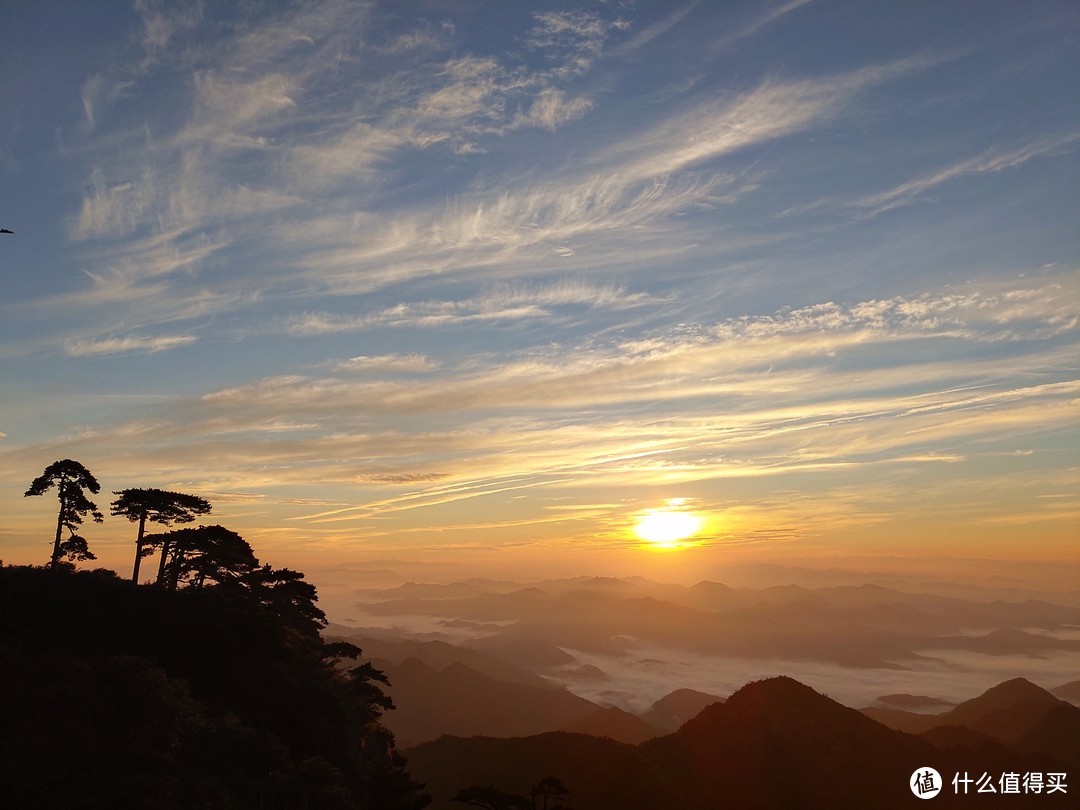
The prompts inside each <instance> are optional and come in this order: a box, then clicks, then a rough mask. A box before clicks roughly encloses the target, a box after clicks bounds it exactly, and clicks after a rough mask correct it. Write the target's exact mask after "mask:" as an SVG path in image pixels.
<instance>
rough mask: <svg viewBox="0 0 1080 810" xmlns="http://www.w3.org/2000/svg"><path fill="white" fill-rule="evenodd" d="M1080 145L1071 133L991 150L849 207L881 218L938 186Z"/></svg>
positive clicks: (911, 202) (865, 198)
mask: <svg viewBox="0 0 1080 810" xmlns="http://www.w3.org/2000/svg"><path fill="white" fill-rule="evenodd" d="M1078 141H1080V132H1071V133H1066V134H1064V135H1059V136H1056V137H1052V138H1044V139H1040V140H1038V141H1035V142H1032V143H1029V144H1025V145H1024V146H1021V147H1019V148H1016V149H1011V150H1000V149H990V150H987V151H986V152H984V153H983V154H981V155H979V156H977V157H974V158H970V159H968V160H963V161H960V162H959V163H954V164H953V165H951V166H947V167H945V168H943V169H938V170H935V171H932V172H928V173H926V174H923V175H920V176H919V177H915V178H913V179H911V180H908V181H907V182H905V183H901V184H900V185H898V186H895V187H893V188H891V189H889V190H888V191H883V192H880V193H878V194H873V195H870V196H867V197H862V198H860V199H858V200H855V201H853V202H850V203H848V205H851V206H853V207H857V208H864V209H868V211H869V212H870V214H871V215H877V214H881V213H884V212H886V211H889V210H891V209H893V208H899V207H900V206H904V205H912V204H914V203H916V202H918V201H919V200H921V199H924V197H925V195H926V194H927V193H928V192H930V191H932V190H933V189H936V188H937V187H938V186H941V185H943V184H945V183H948V182H951V181H953V180H956V179H958V178H961V177H965V176H968V175H977V174H994V173H997V172H1001V171H1004V170H1006V169H1011V168H1014V167H1016V166H1020V165H1022V164H1024V163H1026V162H1028V161H1029V160H1033V159H1035V158H1038V157H1044V156H1047V155H1054V154H1062V153H1063V152H1068V151H1071V150H1072V149H1075V144H1076V143H1077V142H1078Z"/></svg>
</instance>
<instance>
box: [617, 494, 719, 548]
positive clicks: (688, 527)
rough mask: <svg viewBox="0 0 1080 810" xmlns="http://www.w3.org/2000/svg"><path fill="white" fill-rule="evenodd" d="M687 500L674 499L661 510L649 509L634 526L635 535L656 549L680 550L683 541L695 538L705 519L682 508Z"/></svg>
mask: <svg viewBox="0 0 1080 810" xmlns="http://www.w3.org/2000/svg"><path fill="white" fill-rule="evenodd" d="M685 502H686V499H685V498H673V499H671V500H669V501H668V504H667V506H665V507H662V508H660V509H647V510H645V511H644V512H642V513H641V514H640V516H639V517H638V520H637V523H636V524H635V525H634V534H636V535H637V536H638V537H640V538H641V539H642V540H645V541H646V542H648V543H650V544H651V545H652V546H653V547H654V548H678V547H679V546H680V545H682V543H681V541H683V540H686V539H687V538H690V537H693V536H694V535H695V534H697V533H698V532H699V531H701V527H702V525H703V524H704V522H705V521H704V519H703V518H701V517H700V516H699V515H696V514H694V513H693V512H689V511H686V510H685V509H683V508H682V506H683V504H684V503H685Z"/></svg>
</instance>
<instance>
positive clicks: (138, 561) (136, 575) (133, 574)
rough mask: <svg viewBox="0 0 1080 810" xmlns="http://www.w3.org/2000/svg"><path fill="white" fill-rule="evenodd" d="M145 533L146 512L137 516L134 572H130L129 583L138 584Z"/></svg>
mask: <svg viewBox="0 0 1080 810" xmlns="http://www.w3.org/2000/svg"><path fill="white" fill-rule="evenodd" d="M144 531H146V510H145V509H144V510H143V512H142V514H141V515H139V536H138V537H137V538H136V540H135V570H134V571H132V572H131V581H132V582H134V583H135V584H136V585H138V584H139V566H140V565H142V543H143V532H144Z"/></svg>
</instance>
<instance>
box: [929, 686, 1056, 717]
mask: <svg viewBox="0 0 1080 810" xmlns="http://www.w3.org/2000/svg"><path fill="white" fill-rule="evenodd" d="M1021 703H1038V704H1042V705H1045V706H1052V705H1054V704H1056V703H1058V699H1057V698H1056V697H1054V696H1053V695H1052V694H1050V693H1049V692H1047V691H1046V690H1045V689H1043V688H1042V687H1041V686H1036V685H1035V684H1033V683H1032V682H1031V681H1029V680H1027V679H1026V678H1012V679H1011V680H1008V681H1003V682H1002V683H999V684H998V685H997V686H992V687H990V688H989V689H987V690H986V691H985V692H983V693H982V694H981V695H979V696H978V697H976V698H972V699H971V700H966V701H964V702H963V703H961V704H960V705H959V706H957V707H956V708H955V709H953V710H952V711H951V712H949V713H948V714H947V715H946V716H947V717H948V719H949V722H951V723H958V724H959V725H967V724H968V723H971V722H973V721H975V720H977V719H978V718H980V717H983V716H985V715H987V714H990V713H991V712H998V711H1001V710H1003V709H1008V708H1010V707H1012V706H1016V705H1019V704H1021Z"/></svg>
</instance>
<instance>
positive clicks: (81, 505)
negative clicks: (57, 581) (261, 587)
mask: <svg viewBox="0 0 1080 810" xmlns="http://www.w3.org/2000/svg"><path fill="white" fill-rule="evenodd" d="M53 487H55V488H56V492H57V498H58V499H59V502H60V508H59V511H58V513H57V517H56V535H55V537H54V540H53V549H52V556H51V557H50V559H49V567H50V568H53V569H56V568H63V567H72V566H74V564H75V563H76V562H81V561H86V560H94V559H97V558H96V557H95V555H94V553H93V552H92V551H90V547H89V545H88V544H87V542H86V539H85V538H84V537H83V536H82V535H81V534H80V533H79V530H80V527H81V526H82V524H83V522H84V520H85V519H86V518H87V517H88V516H89V517H90V518H91V519H92V520H93V521H94V522H95V523H101V522H102V521H103V520H104V516H103V515H102V513H101V512H100V511H99V510H98V508H97V504H95V503H94V502H93V501H91V500H90V498H89V497H88V496H87V493H88V492H89V493H90V494H92V495H96V494H97V493H98V492H100V491H101V485H100V484H99V483H98V482H97V479H96V478H95V477H94V476H93V474H92V473H91V472H90V471H89V470H88V469H86V467H84V466H83V465H82V464H80V463H79V462H78V461H73V460H72V459H63V460H61V461H55V462H53V463H52V464H50V465H49V466H48V467H46V468H45V471H44V472H43V473H42V474H41V475H39V476H38V477H37V478H35V479H34V480H33V482H31V484H30V487H29V488H28V489H27V490H26V492H25V493H24V494H25V495H26V496H33V495H44V494H45V493H46V492H48V491H49V490H50V489H52V488H53ZM113 494H114V495H116V496H117V497H116V499H115V500H114V501H113V502H112V503H111V504H110V514H112V515H114V516H120V517H125V518H127V519H128V520H130V521H131V522H132V523H137V524H138V526H139V528H138V533H137V535H136V537H135V565H134V567H133V569H132V573H131V580H132V582H138V581H139V570H140V567H141V565H142V561H143V558H145V557H148V556H150V555H151V554H154V553H155V552H160V559H159V562H158V570H157V577H156V579H155V583H156V584H157V585H158V586H160V587H163V588H165V589H167V590H176V589H177V588H178V587H180V586H181V585H192V586H195V587H202V586H203V585H205V584H206V583H207V582H208V581H209V582H215V583H223V582H226V581H230V580H243V579H244V578H245V577H246V578H248V579H249V580H250V579H252V578H253V577H255V578H258V577H264V576H265V574H266V573H267V572H266V571H263V572H261V573H260V574H259V575H258V577H256V572H258V571H260V568H259V561H258V560H257V559H256V558H255V554H254V553H253V552H252V550H251V546H249V545H248V544H247V542H246V541H245V540H244V539H243V538H242V537H241V536H240V535H238V534H237V533H236V532H232V531H229V530H228V529H226V528H224V527H223V526H217V525H214V526H199V527H198V528H184V529H176V530H174V531H168V532H161V533H157V534H147V532H146V526H147V523H151V524H158V525H160V526H163V527H170V526H174V525H179V524H186V523H193V522H194V521H195V519H196V518H198V517H200V516H202V515H207V514H209V513H210V511H211V509H212V507H211V505H210V502H209V501H207V500H206V499H204V498H200V497H199V496H197V495H188V494H187V493H184V492H170V491H168V490H163V489H144V488H131V489H122V490H118V491H115V492H113ZM65 530H66V532H67V537H66V538H65V536H64V532H65Z"/></svg>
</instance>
